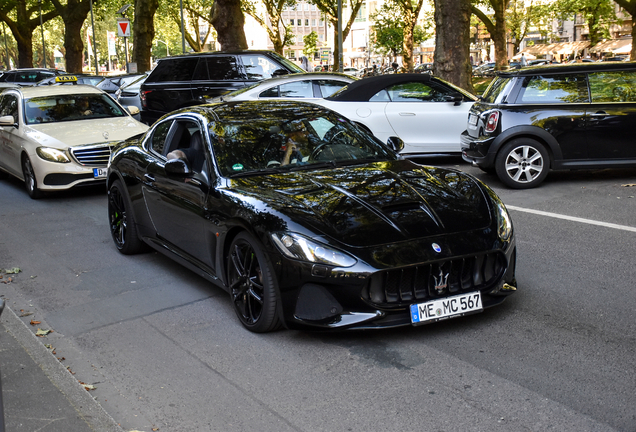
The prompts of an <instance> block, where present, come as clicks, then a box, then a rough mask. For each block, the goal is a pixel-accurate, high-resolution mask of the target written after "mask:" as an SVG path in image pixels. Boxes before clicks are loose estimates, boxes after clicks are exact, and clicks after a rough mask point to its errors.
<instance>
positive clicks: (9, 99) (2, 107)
mask: <svg viewBox="0 0 636 432" xmlns="http://www.w3.org/2000/svg"><path fill="white" fill-rule="evenodd" d="M9 115H10V116H13V121H14V122H17V121H18V98H17V97H16V96H14V95H12V94H7V95H4V96H3V98H2V101H0V117H2V116H9Z"/></svg>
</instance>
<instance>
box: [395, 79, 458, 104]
mask: <svg viewBox="0 0 636 432" xmlns="http://www.w3.org/2000/svg"><path fill="white" fill-rule="evenodd" d="M387 92H388V93H389V97H390V98H391V101H392V102H444V96H446V95H447V94H450V92H449V91H448V90H446V89H444V90H442V89H441V88H440V89H438V88H436V87H434V86H431V85H428V84H425V83H422V82H410V83H404V84H396V85H394V86H391V87H389V88H388V89H387Z"/></svg>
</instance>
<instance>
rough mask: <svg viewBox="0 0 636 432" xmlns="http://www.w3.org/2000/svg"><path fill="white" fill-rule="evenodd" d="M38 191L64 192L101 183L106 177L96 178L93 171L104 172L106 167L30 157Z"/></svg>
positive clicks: (35, 156)
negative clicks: (99, 170) (95, 169)
mask: <svg viewBox="0 0 636 432" xmlns="http://www.w3.org/2000/svg"><path fill="white" fill-rule="evenodd" d="M30 158H31V164H32V165H33V170H34V172H35V177H36V180H37V183H38V189H40V190H43V191H47V190H49V191H55V190H66V189H71V188H73V187H76V186H83V185H93V184H99V183H103V182H105V180H106V177H101V178H96V177H95V174H94V171H93V169H94V168H97V169H101V170H103V171H104V172H105V171H106V166H94V167H93V166H90V167H88V166H82V165H79V164H77V163H76V162H74V161H73V162H69V163H64V164H62V163H56V162H49V161H45V160H43V159H40V158H39V157H38V156H37V155H31V156H30Z"/></svg>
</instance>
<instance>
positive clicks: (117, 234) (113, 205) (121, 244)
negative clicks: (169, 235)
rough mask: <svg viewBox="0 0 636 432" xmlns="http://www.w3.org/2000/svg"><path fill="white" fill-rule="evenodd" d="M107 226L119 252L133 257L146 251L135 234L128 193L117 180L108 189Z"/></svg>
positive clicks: (135, 227) (143, 244) (135, 226)
mask: <svg viewBox="0 0 636 432" xmlns="http://www.w3.org/2000/svg"><path fill="white" fill-rule="evenodd" d="M108 224H109V227H110V234H111V236H112V237H113V241H114V242H115V246H116V247H117V249H118V250H119V252H121V253H123V254H124V255H133V254H137V253H140V252H143V251H144V250H145V249H146V245H145V243H144V242H143V241H142V240H141V239H140V238H139V234H138V233H137V225H135V215H134V214H133V212H132V204H131V203H130V199H129V198H128V192H127V191H126V188H124V187H123V185H122V183H121V181H119V180H115V181H114V182H113V184H112V185H111V187H110V189H108Z"/></svg>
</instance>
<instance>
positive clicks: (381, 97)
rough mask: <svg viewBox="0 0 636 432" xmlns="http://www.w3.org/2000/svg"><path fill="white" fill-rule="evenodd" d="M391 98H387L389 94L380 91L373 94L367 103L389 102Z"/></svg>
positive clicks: (383, 90)
mask: <svg viewBox="0 0 636 432" xmlns="http://www.w3.org/2000/svg"><path fill="white" fill-rule="evenodd" d="M390 101H391V98H390V97H389V93H388V92H387V91H386V90H385V89H382V90H380V91H379V92H377V93H376V94H374V95H373V96H372V97H371V99H369V102H390Z"/></svg>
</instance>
